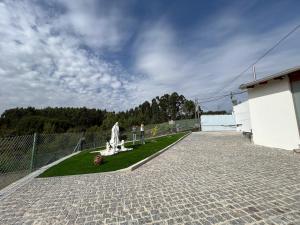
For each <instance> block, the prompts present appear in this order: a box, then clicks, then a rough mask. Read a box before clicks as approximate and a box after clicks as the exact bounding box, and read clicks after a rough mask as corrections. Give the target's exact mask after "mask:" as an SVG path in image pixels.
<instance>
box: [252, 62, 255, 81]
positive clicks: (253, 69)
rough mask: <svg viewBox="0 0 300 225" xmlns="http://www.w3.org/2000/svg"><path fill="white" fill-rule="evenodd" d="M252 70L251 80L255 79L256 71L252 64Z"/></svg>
mask: <svg viewBox="0 0 300 225" xmlns="http://www.w3.org/2000/svg"><path fill="white" fill-rule="evenodd" d="M252 71H253V80H254V81H255V80H256V71H255V66H254V65H253V66H252Z"/></svg>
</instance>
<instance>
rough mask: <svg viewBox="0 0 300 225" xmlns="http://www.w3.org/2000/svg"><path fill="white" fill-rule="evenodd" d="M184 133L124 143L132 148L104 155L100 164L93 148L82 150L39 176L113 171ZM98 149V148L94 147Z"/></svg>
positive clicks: (143, 156)
mask: <svg viewBox="0 0 300 225" xmlns="http://www.w3.org/2000/svg"><path fill="white" fill-rule="evenodd" d="M185 134H186V133H177V134H173V135H168V136H164V137H159V138H155V139H150V140H147V141H146V144H145V145H141V144H136V145H132V144H129V145H126V147H129V148H133V150H132V151H127V152H120V153H118V154H116V155H112V156H105V157H104V161H103V163H102V164H101V165H98V166H96V165H94V163H93V162H94V158H95V156H96V155H97V154H98V153H91V152H92V151H95V149H93V150H87V151H82V152H80V153H79V154H77V155H75V156H73V157H71V158H68V159H66V160H64V161H62V162H60V163H59V164H57V165H55V166H53V167H51V168H49V169H48V170H46V171H45V172H44V173H42V174H41V175H40V176H39V177H54V176H66V175H75V174H86V173H99V172H107V171H115V170H119V169H123V168H127V167H129V166H131V165H133V164H135V163H137V162H139V161H141V160H143V159H145V158H147V157H148V156H150V155H152V154H154V153H156V152H158V151H160V150H161V149H163V148H165V147H167V146H168V145H170V144H172V143H173V142H175V141H177V140H178V139H179V138H181V137H182V136H184V135H185ZM96 150H100V149H96Z"/></svg>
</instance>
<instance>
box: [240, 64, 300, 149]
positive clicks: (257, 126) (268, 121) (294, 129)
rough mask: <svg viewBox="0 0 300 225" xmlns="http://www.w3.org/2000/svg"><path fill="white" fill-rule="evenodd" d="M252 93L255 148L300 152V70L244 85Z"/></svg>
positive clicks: (252, 123) (297, 68) (250, 99)
mask: <svg viewBox="0 0 300 225" xmlns="http://www.w3.org/2000/svg"><path fill="white" fill-rule="evenodd" d="M240 88H241V89H247V90H248V96H249V100H248V102H249V111H250V118H251V127H252V132H253V141H254V143H255V144H258V145H264V146H268V147H275V148H282V149H288V150H293V149H298V148H299V145H300V139H299V127H300V126H299V125H300V123H299V119H300V67H296V68H292V69H289V70H285V71H282V72H280V73H277V74H273V75H270V76H267V77H265V78H263V79H259V80H255V81H253V82H250V83H247V84H243V85H241V86H240Z"/></svg>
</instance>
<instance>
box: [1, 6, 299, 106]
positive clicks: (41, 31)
mask: <svg viewBox="0 0 300 225" xmlns="http://www.w3.org/2000/svg"><path fill="white" fill-rule="evenodd" d="M299 6H300V3H299V1H292V0H290V1H289V0H286V1H225V0H219V1H212V0H211V1H192V0H190V1H183V0H181V1H179V0H177V1H158V0H152V1H138V0H129V1H125V0H120V1H104V0H103V1H102V0H86V1H83V0H74V1H69V0H47V1H38V0H32V1H22V0H19V1H14V0H9V1H0V52H1V54H0V78H1V89H0V112H2V111H3V110H5V109H8V108H12V107H26V106H35V107H46V106H86V107H95V108H106V109H108V110H116V111H118V110H125V109H128V108H130V107H132V106H135V105H137V104H139V103H141V102H143V101H144V100H151V99H152V98H154V97H156V96H159V95H162V94H164V93H167V92H173V91H177V92H178V93H180V94H184V95H185V96H186V97H188V98H194V97H198V98H200V99H203V98H207V97H211V96H214V95H220V94H222V93H227V92H229V91H231V90H237V87H238V86H239V85H240V84H241V83H243V82H246V81H249V80H251V79H252V75H251V71H248V72H247V73H245V75H244V76H242V77H241V78H240V79H238V80H236V81H234V82H232V83H231V84H230V85H228V86H226V88H225V89H224V91H222V93H219V92H218V90H220V89H221V88H223V86H224V84H225V83H226V82H228V81H229V80H230V79H231V78H232V77H234V76H236V75H237V74H238V73H240V72H241V71H242V70H243V69H244V68H246V67H247V66H248V65H249V64H251V63H252V62H253V61H255V59H256V58H258V57H259V56H260V55H261V54H262V53H264V52H265V51H266V50H267V49H268V48H270V47H271V46H272V45H274V43H276V42H277V41H278V40H279V39H280V38H281V37H283V36H284V35H285V34H286V33H287V32H288V31H290V30H291V29H292V28H293V27H295V26H296V25H298V24H299V23H300V14H299ZM299 40H300V31H297V32H295V33H294V34H293V35H292V36H291V37H289V38H288V39H287V40H286V41H285V42H284V43H282V44H281V45H280V46H279V47H278V48H276V49H275V50H274V51H273V52H272V53H271V54H270V55H269V56H268V57H266V58H265V59H263V60H262V61H261V62H260V63H258V64H257V65H256V70H257V75H258V77H262V76H265V75H267V74H268V73H273V72H278V71H280V70H283V69H287V68H289V67H293V66H297V65H299V64H300V63H299V62H300V48H299V47H300V43H299ZM203 107H204V109H206V110H208V109H230V104H228V99H227V100H226V101H224V100H222V101H217V102H212V103H207V104H204V105H203Z"/></svg>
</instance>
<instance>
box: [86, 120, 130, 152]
mask: <svg viewBox="0 0 300 225" xmlns="http://www.w3.org/2000/svg"><path fill="white" fill-rule="evenodd" d="M118 146H120V147H121V149H120V150H119V148H118ZM129 150H132V148H125V142H124V140H122V141H121V143H120V140H119V123H118V122H116V123H115V125H114V126H113V127H112V129H111V138H110V141H109V142H106V149H105V150H102V151H100V153H101V155H103V156H109V155H114V154H116V153H118V152H119V151H129ZM95 152H97V151H93V152H91V153H95Z"/></svg>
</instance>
